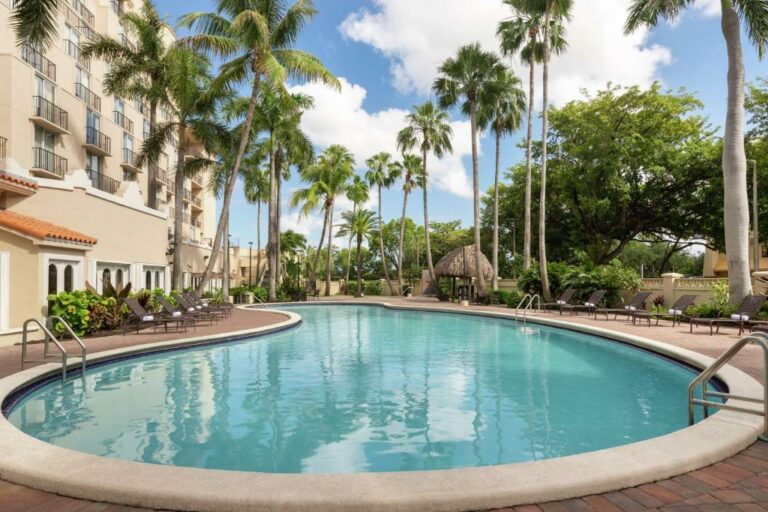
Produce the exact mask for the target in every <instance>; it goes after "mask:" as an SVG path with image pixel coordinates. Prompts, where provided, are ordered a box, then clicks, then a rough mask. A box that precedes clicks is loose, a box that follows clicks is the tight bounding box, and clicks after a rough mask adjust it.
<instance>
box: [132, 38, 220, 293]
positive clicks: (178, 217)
mask: <svg viewBox="0 0 768 512" xmlns="http://www.w3.org/2000/svg"><path fill="white" fill-rule="evenodd" d="M166 64H167V66H166V72H167V77H166V79H167V96H166V98H165V99H164V100H163V101H162V102H161V103H160V105H162V106H164V107H165V108H167V109H168V111H169V112H170V113H171V116H170V117H169V119H168V120H167V121H165V122H162V123H158V124H157V125H156V126H155V129H154V130H152V131H150V134H149V137H147V139H146V140H145V141H144V144H143V145H142V148H141V152H140V153H139V164H142V163H143V162H144V160H152V159H155V160H156V159H157V158H158V157H159V155H160V153H161V152H162V150H163V147H164V146H165V144H166V143H168V142H169V141H171V140H174V138H175V140H176V146H177V147H176V159H177V160H176V172H175V177H174V182H175V186H174V203H175V204H174V206H175V218H174V224H173V225H174V232H173V245H174V251H173V272H172V277H171V283H172V285H173V288H174V289H176V290H181V289H182V288H183V281H182V269H183V266H182V261H181V255H182V251H181V246H182V225H181V224H182V221H183V217H184V178H185V177H186V176H187V175H189V174H192V173H195V172H197V171H199V170H200V169H202V168H206V167H209V166H211V165H212V164H213V162H212V161H211V160H209V159H207V158H202V157H196V158H189V159H188V158H187V154H188V152H189V149H190V146H191V145H192V144H193V141H194V143H200V144H202V145H203V147H204V148H206V150H207V151H208V152H209V153H212V154H213V153H219V154H222V153H226V147H227V146H228V145H229V143H230V141H231V137H232V133H231V132H230V131H228V130H227V129H226V127H225V126H223V125H221V124H220V123H219V122H217V121H216V119H215V117H214V116H215V113H216V109H217V105H218V103H219V102H220V101H221V100H222V99H223V93H224V91H221V90H219V89H215V88H212V87H211V80H212V79H211V76H210V74H209V69H210V63H209V61H208V59H206V58H205V57H204V56H202V55H200V54H198V53H196V52H194V51H192V50H190V49H186V48H175V49H172V50H171V51H169V52H168V55H167V56H166ZM211 257H213V256H211Z"/></svg>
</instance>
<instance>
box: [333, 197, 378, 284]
mask: <svg viewBox="0 0 768 512" xmlns="http://www.w3.org/2000/svg"><path fill="white" fill-rule="evenodd" d="M341 217H342V218H343V219H344V224H342V226H341V229H340V230H339V235H338V236H349V237H350V239H351V238H352V237H354V238H355V241H356V242H357V264H356V266H355V267H356V273H357V290H356V291H355V297H362V296H363V251H362V245H363V239H367V240H368V241H370V239H371V235H373V234H374V232H375V229H376V222H375V221H374V218H375V217H376V214H375V213H374V212H372V211H371V210H349V211H346V212H344V213H342V214H341Z"/></svg>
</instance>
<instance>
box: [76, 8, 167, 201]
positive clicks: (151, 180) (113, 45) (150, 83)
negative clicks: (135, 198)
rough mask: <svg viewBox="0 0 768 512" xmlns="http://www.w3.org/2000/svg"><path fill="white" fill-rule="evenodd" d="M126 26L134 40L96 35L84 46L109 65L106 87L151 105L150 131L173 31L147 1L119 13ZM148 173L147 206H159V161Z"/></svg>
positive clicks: (85, 51) (87, 53)
mask: <svg viewBox="0 0 768 512" xmlns="http://www.w3.org/2000/svg"><path fill="white" fill-rule="evenodd" d="M120 23H121V25H122V26H123V29H124V30H125V31H126V32H128V34H129V35H131V36H132V37H133V39H134V40H135V43H129V42H124V41H118V40H116V39H113V38H111V37H109V36H106V35H104V34H96V35H94V36H93V37H92V38H91V39H89V40H88V41H87V42H86V43H85V44H83V46H82V54H83V57H86V58H90V57H97V58H101V59H104V60H105V61H106V62H109V64H110V70H109V72H108V73H107V75H106V78H105V80H104V90H105V91H106V92H107V93H109V94H111V95H114V96H123V97H129V98H132V99H137V100H140V101H142V102H146V103H147V104H148V105H149V131H150V132H152V131H153V130H154V129H155V127H156V126H157V106H158V104H159V103H160V102H161V101H162V100H163V97H164V96H165V93H166V88H167V84H166V77H167V73H166V69H165V68H166V61H165V58H166V55H167V54H168V50H169V48H170V46H169V45H167V44H166V39H165V38H164V37H163V35H164V33H165V31H166V30H170V26H169V25H168V23H167V22H166V21H165V19H163V18H162V17H160V15H159V13H158V12H157V9H156V8H155V6H154V4H153V3H152V2H151V1H149V0H147V1H146V2H144V3H143V4H142V6H141V11H140V13H139V12H128V13H125V14H122V15H121V16H120ZM148 163H149V165H148V172H147V206H149V207H150V208H155V209H156V208H157V181H156V180H157V160H156V159H150V160H149V162H148Z"/></svg>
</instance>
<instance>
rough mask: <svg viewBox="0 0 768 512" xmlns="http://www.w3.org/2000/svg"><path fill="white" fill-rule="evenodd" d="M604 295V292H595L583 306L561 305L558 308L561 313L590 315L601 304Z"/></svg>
mask: <svg viewBox="0 0 768 512" xmlns="http://www.w3.org/2000/svg"><path fill="white" fill-rule="evenodd" d="M606 293H607V291H606V290H597V291H594V292H592V294H591V295H590V296H589V298H588V299H587V300H586V301H585V302H584V304H561V305H560V307H561V308H562V309H563V311H570V312H571V314H575V313H576V312H577V311H586V312H587V313H592V312H594V311H595V310H596V309H597V307H598V306H599V305H600V303H601V302H603V299H605V294H606Z"/></svg>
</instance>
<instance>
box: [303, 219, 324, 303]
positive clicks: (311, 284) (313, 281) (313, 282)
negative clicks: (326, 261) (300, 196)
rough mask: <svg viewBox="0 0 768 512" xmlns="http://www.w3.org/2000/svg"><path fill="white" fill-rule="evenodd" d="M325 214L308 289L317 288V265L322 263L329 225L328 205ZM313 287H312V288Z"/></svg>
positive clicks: (308, 280)
mask: <svg viewBox="0 0 768 512" xmlns="http://www.w3.org/2000/svg"><path fill="white" fill-rule="evenodd" d="M324 211H325V215H323V229H322V230H321V231H320V242H318V244H317V252H316V253H315V259H314V261H313V262H312V268H311V269H310V272H309V278H308V279H307V286H306V289H307V290H310V289H311V290H314V289H316V288H317V265H318V264H319V263H320V252H321V251H322V250H323V242H324V241H325V234H326V229H325V228H326V227H328V207H327V205H326V207H325V208H324ZM310 287H311V288H310Z"/></svg>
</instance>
